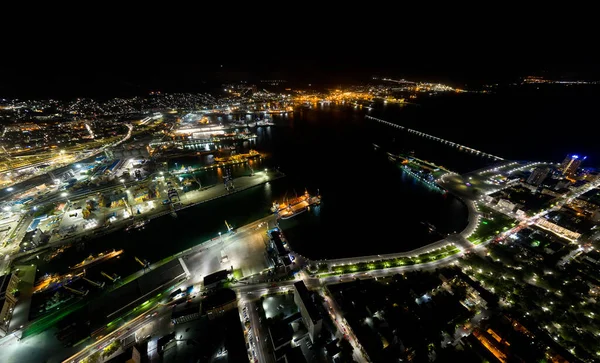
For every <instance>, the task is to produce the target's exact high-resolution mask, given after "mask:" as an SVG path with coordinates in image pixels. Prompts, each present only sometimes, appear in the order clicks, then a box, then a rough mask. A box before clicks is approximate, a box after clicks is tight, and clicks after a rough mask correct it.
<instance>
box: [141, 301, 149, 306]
mask: <svg viewBox="0 0 600 363" xmlns="http://www.w3.org/2000/svg"><path fill="white" fill-rule="evenodd" d="M148 304H150V300H148V301H146V302H145V303H143V304H142V306H146V305H148Z"/></svg>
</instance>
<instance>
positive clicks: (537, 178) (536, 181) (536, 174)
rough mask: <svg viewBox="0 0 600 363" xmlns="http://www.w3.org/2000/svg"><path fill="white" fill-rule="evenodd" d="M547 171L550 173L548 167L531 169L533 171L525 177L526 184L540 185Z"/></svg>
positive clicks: (546, 175)
mask: <svg viewBox="0 0 600 363" xmlns="http://www.w3.org/2000/svg"><path fill="white" fill-rule="evenodd" d="M549 173H550V168H547V167H537V168H535V169H534V170H533V172H532V173H531V175H530V176H529V178H528V179H527V184H531V185H535V186H540V185H541V184H542V183H543V182H544V180H546V178H547V177H548V174H549Z"/></svg>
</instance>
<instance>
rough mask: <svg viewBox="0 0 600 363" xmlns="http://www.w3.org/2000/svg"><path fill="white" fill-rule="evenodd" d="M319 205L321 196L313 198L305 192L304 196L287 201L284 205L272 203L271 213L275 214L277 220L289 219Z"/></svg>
mask: <svg viewBox="0 0 600 363" xmlns="http://www.w3.org/2000/svg"><path fill="white" fill-rule="evenodd" d="M319 204H321V196H320V195H317V196H314V197H313V196H311V195H310V194H308V191H306V192H304V195H302V196H300V197H296V198H294V199H292V200H287V201H285V202H284V203H281V204H277V203H273V207H272V208H271V212H273V213H275V215H276V216H277V218H278V219H290V218H292V217H295V216H297V215H298V214H301V213H304V212H306V211H307V210H309V209H310V206H312V205H319Z"/></svg>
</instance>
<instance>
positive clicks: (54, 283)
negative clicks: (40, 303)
mask: <svg viewBox="0 0 600 363" xmlns="http://www.w3.org/2000/svg"><path fill="white" fill-rule="evenodd" d="M82 275H83V273H80V274H76V275H73V274H67V275H63V276H59V275H48V274H47V275H45V276H44V277H43V278H42V279H41V280H40V281H39V282H38V283H37V284H36V285H35V286H34V287H33V293H34V294H39V293H41V292H45V291H55V290H58V289H59V288H60V287H62V286H66V285H68V284H70V283H72V282H73V281H77V280H79V279H80V278H81V276H82Z"/></svg>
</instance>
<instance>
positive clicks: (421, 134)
mask: <svg viewBox="0 0 600 363" xmlns="http://www.w3.org/2000/svg"><path fill="white" fill-rule="evenodd" d="M365 118H366V119H369V120H374V121H377V122H380V123H382V124H384V125H387V126H391V127H393V128H396V129H399V130H402V131H406V132H409V133H411V134H415V135H417V136H421V137H423V138H426V139H430V140H433V141H437V142H440V143H442V144H445V145H448V146H452V147H455V148H457V149H460V150H464V151H467V152H470V153H471V154H475V155H478V156H482V157H486V158H490V159H493V160H496V161H503V160H504V158H501V157H499V156H496V155H492V154H488V153H486V152H483V151H480V150H477V149H473V148H470V147H468V146H465V145H461V144H459V143H456V142H452V141H449V140H445V139H442V138H440V137H437V136H433V135H430V134H426V133H424V132H421V131H418V130H414V129H410V128H408V127H404V126H401V125H398V124H395V123H392V122H389V121H386V120H382V119H380V118H377V117H373V116H369V115H366V116H365Z"/></svg>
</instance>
